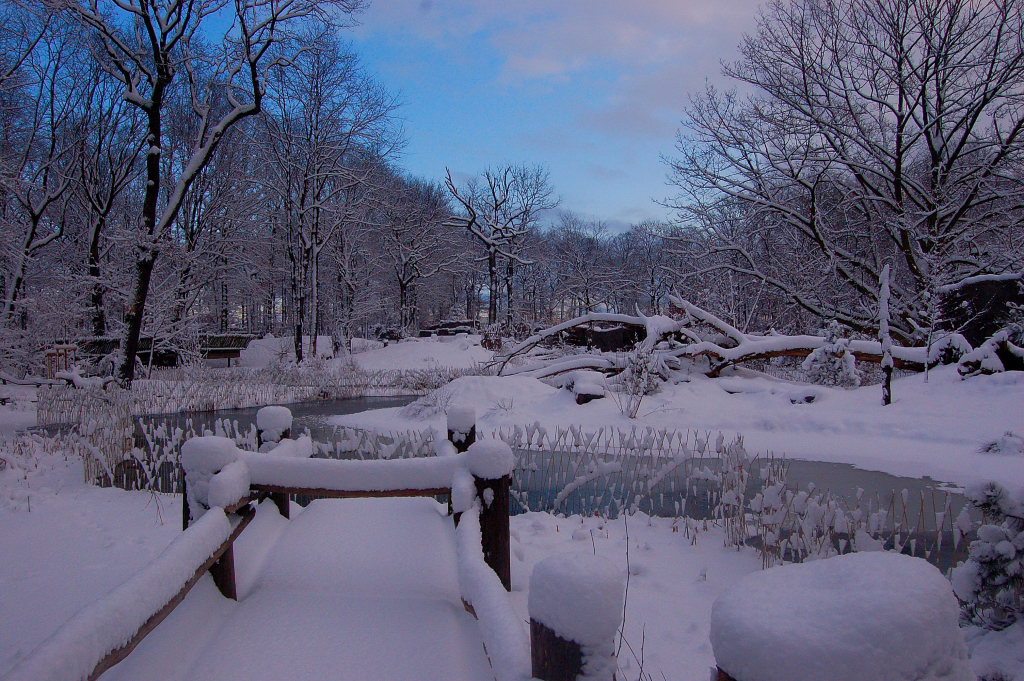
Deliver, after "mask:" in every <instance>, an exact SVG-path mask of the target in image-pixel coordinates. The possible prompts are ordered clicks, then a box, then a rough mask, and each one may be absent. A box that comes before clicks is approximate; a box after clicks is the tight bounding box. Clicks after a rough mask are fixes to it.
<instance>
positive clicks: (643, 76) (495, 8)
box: [358, 0, 759, 136]
mask: <svg viewBox="0 0 1024 681" xmlns="http://www.w3.org/2000/svg"><path fill="white" fill-rule="evenodd" d="M758 4H759V2H758V0H646V1H641V2H626V1H623V0H579V1H573V0H565V1H563V2H560V3H559V2H552V1H551V0H520V1H518V2H495V1H490V2H474V1H473V0H378V1H377V2H375V3H374V4H373V5H371V7H370V9H369V10H368V11H367V13H366V15H365V17H364V19H365V22H364V26H363V27H362V28H361V29H358V30H360V31H368V32H385V33H394V32H396V31H401V32H404V33H408V34H410V35H412V36H414V37H416V38H418V39H420V40H425V41H427V42H430V43H432V44H433V45H434V46H435V47H436V48H438V49H440V50H442V51H444V52H445V53H447V54H450V55H451V58H452V59H454V60H459V61H462V60H463V59H465V58H466V56H467V53H473V54H472V55H471V58H472V57H476V58H486V59H489V60H495V61H497V62H498V63H499V64H500V75H499V77H498V78H499V81H500V83H501V84H502V85H504V86H513V87H514V86H517V85H524V84H527V83H529V82H536V81H546V82H550V83H553V84H556V85H558V86H562V87H564V86H576V87H580V88H581V89H583V88H586V87H587V86H588V84H589V83H591V82H592V81H595V80H596V81H600V83H601V87H600V88H599V89H595V91H596V92H598V93H599V94H598V95H596V96H592V97H589V98H588V99H589V102H588V103H583V102H582V101H581V103H580V105H579V106H580V111H579V112H578V120H579V123H580V125H583V126H587V127H592V128H594V129H596V130H600V131H603V132H608V133H624V134H627V135H631V136H632V135H657V136H664V135H665V134H666V132H671V130H674V128H675V125H676V123H677V122H678V120H679V118H680V116H681V113H682V109H683V107H684V106H685V104H686V96H687V93H689V92H693V91H696V90H700V89H701V88H702V87H703V84H704V81H705V79H711V80H712V81H714V80H717V79H718V78H719V71H720V68H719V61H720V60H722V59H726V60H731V59H733V58H735V57H736V56H737V53H736V46H737V45H738V43H739V42H740V39H741V35H742V33H744V32H748V31H751V30H752V29H753V28H754V25H755V15H756V10H757V5H758ZM480 50H486V51H487V52H488V54H487V55H481V54H477V52H478V51H480Z"/></svg>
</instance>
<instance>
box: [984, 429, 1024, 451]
mask: <svg viewBox="0 0 1024 681" xmlns="http://www.w3.org/2000/svg"><path fill="white" fill-rule="evenodd" d="M978 451H980V452H981V453H982V454H1011V455H1012V454H1016V455H1024V437H1022V436H1020V435H1018V434H1017V433H1014V432H1013V431H1012V430H1008V431H1006V432H1005V433H1003V435H1002V436H1001V437H999V438H997V439H995V440H991V441H989V442H986V443H985V444H983V445H982V446H981V449H979V450H978Z"/></svg>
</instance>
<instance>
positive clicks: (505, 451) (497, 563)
mask: <svg viewBox="0 0 1024 681" xmlns="http://www.w3.org/2000/svg"><path fill="white" fill-rule="evenodd" d="M466 466H467V467H468V468H469V472H470V473H472V475H473V482H474V483H475V485H476V494H477V498H478V499H480V543H481V548H482V549H483V552H484V562H485V563H487V564H488V565H489V566H490V567H491V569H492V570H494V572H495V573H496V574H497V575H498V578H499V579H501V584H502V586H504V587H505V590H506V591H511V590H512V561H511V551H510V546H509V541H510V540H509V523H508V512H509V487H510V486H511V473H512V448H511V447H509V446H508V445H507V444H505V443H504V442H502V441H501V440H480V441H479V442H475V443H474V444H473V446H472V447H470V448H469V451H468V452H467V453H466Z"/></svg>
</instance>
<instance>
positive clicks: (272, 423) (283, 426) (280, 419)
mask: <svg viewBox="0 0 1024 681" xmlns="http://www.w3.org/2000/svg"><path fill="white" fill-rule="evenodd" d="M291 427H292V412H291V409H289V408H288V407H263V408H262V409H260V410H259V411H257V412H256V428H257V429H259V430H261V431H263V441H264V442H277V441H278V440H280V439H281V437H282V436H283V435H284V432H285V431H286V430H291Z"/></svg>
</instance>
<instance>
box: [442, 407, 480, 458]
mask: <svg viewBox="0 0 1024 681" xmlns="http://www.w3.org/2000/svg"><path fill="white" fill-rule="evenodd" d="M448 440H449V441H451V443H452V444H453V445H455V449H456V450H458V451H459V452H464V451H466V450H467V449H469V447H470V445H472V444H473V443H474V442H476V410H475V409H472V408H466V409H464V408H461V407H459V408H454V409H449V410H448Z"/></svg>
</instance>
